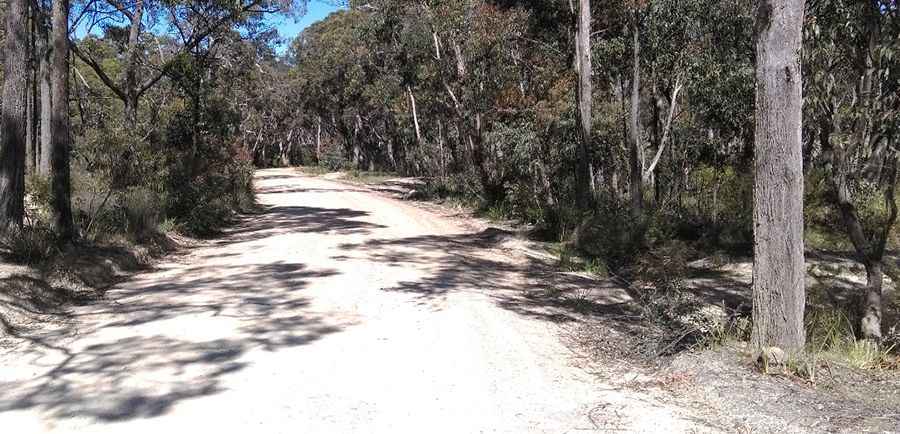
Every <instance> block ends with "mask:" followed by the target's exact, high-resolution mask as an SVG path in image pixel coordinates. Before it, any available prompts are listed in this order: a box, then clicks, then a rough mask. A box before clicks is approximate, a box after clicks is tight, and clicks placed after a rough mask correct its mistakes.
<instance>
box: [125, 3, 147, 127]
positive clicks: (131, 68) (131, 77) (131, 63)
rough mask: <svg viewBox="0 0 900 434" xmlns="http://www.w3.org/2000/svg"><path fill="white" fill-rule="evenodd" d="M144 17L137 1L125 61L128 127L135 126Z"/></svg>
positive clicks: (129, 31)
mask: <svg viewBox="0 0 900 434" xmlns="http://www.w3.org/2000/svg"><path fill="white" fill-rule="evenodd" d="M143 17H144V1H143V0H137V1H136V2H135V5H134V12H133V13H132V15H131V23H130V24H131V26H130V27H129V29H128V53H127V57H126V61H125V86H124V91H125V120H126V121H127V122H128V124H129V125H131V126H134V125H136V124H137V116H138V113H137V112H138V101H139V98H140V95H139V92H140V89H138V85H139V83H138V79H137V68H138V66H139V64H138V63H139V62H138V56H139V55H140V50H139V48H140V47H139V46H138V43H139V42H140V36H141V21H143Z"/></svg>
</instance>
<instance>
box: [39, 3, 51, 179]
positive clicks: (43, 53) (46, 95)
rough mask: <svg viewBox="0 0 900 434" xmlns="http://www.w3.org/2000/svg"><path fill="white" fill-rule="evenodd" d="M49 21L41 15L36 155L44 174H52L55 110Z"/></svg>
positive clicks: (40, 171)
mask: <svg viewBox="0 0 900 434" xmlns="http://www.w3.org/2000/svg"><path fill="white" fill-rule="evenodd" d="M49 33H50V32H49V29H48V28H47V23H46V21H45V20H44V18H43V17H41V20H40V24H39V25H38V34H37V35H36V36H37V37H36V39H37V52H38V56H40V58H39V60H38V76H39V77H38V88H39V89H40V94H41V103H40V106H41V107H40V109H41V116H40V118H41V124H40V138H41V140H40V148H41V149H40V153H37V155H35V158H36V159H37V160H38V172H39V173H40V174H41V175H43V176H50V149H51V148H52V146H51V145H50V137H51V134H50V116H51V115H50V113H51V112H52V111H53V97H52V96H51V94H50V52H51V51H50V42H49V41H50V35H49Z"/></svg>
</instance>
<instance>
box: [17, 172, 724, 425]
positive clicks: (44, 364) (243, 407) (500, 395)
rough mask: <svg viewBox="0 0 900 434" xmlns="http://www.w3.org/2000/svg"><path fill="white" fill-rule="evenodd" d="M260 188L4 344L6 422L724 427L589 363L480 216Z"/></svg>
mask: <svg viewBox="0 0 900 434" xmlns="http://www.w3.org/2000/svg"><path fill="white" fill-rule="evenodd" d="M257 188H258V191H259V200H260V202H261V203H262V204H263V205H264V206H265V207H266V209H267V211H266V212H264V213H261V214H259V215H253V216H249V217H247V218H246V221H244V222H243V223H242V224H240V225H238V226H237V227H235V228H233V229H232V230H230V231H228V233H227V234H226V235H225V236H224V237H223V238H221V239H220V240H218V241H214V242H211V243H210V245H208V246H205V247H202V248H199V249H197V250H195V251H193V252H192V253H190V254H188V255H186V256H183V257H180V258H178V259H177V260H174V261H173V262H171V263H166V264H161V265H160V266H159V267H158V268H157V269H156V270H154V271H153V272H149V273H145V274H141V275H138V276H136V277H135V278H133V279H131V280H129V281H128V282H127V283H124V284H121V285H119V286H118V287H116V288H114V289H113V290H111V291H110V292H109V294H108V300H104V301H101V302H99V303H94V304H91V305H88V306H82V307H78V308H76V309H75V310H74V311H73V312H72V315H73V318H74V322H73V330H74V332H70V333H65V334H59V335H50V336H45V337H44V338H41V339H40V340H37V341H34V342H20V343H19V344H18V345H17V346H16V347H14V348H6V349H0V353H2V355H0V362H2V369H0V427H3V431H4V432H10V433H17V434H26V433H31V432H90V433H95V432H96V433H106V432H127V433H129V434H134V433H156V434H160V433H163V434H165V433H179V432H210V433H251V432H252V433H268V432H272V433H331V432H335V433H352V432H360V433H370V432H371V433H407V432H408V433H480V432H504V433H526V432H547V433H564V432H595V431H596V432H607V431H611V430H624V431H629V432H658V431H666V432H678V431H693V430H698V431H708V430H709V429H706V428H697V427H696V426H694V425H693V423H692V422H690V418H689V417H688V416H686V413H684V412H683V411H682V410H679V409H676V408H672V407H669V406H667V405H664V404H661V403H660V402H658V401H657V400H654V399H653V398H651V397H650V396H649V395H641V394H638V393H636V392H633V391H628V390H623V389H618V388H616V387H613V386H612V385H611V384H610V383H605V382H603V381H601V380H599V379H597V377H596V376H595V375H592V374H591V373H589V372H587V371H586V370H584V369H582V368H580V367H578V366H576V365H577V363H576V360H575V358H574V357H573V354H572V353H571V352H570V351H569V350H568V349H567V348H566V346H564V345H562V344H561V343H560V340H559V337H558V336H557V334H556V331H555V327H556V326H555V324H556V323H557V322H556V321H549V320H550V319H553V318H552V316H551V315H550V314H547V313H546V312H545V311H543V310H541V309H540V308H539V307H538V306H529V305H528V303H527V301H528V300H529V298H528V297H527V296H525V297H523V296H522V290H523V289H524V288H525V287H526V286H527V287H530V288H533V287H535V281H534V279H535V276H534V273H529V272H528V271H529V268H530V267H528V266H527V265H526V264H523V263H521V261H518V260H516V259H515V258H513V257H512V256H511V255H508V254H506V253H504V252H503V251H502V249H498V248H494V247H492V246H490V245H489V244H488V243H486V241H485V240H484V239H481V238H479V237H478V236H477V235H475V234H472V233H471V229H469V230H467V229H463V227H462V226H460V225H458V224H456V222H454V221H453V220H451V219H447V218H445V217H441V216H438V215H436V214H433V213H430V212H427V211H424V210H422V209H419V208H415V207H413V206H410V205H408V204H405V203H403V202H400V201H396V200H393V199H389V198H386V197H383V196H380V195H377V194H373V193H372V192H370V191H367V190H365V189H362V188H356V187H350V186H347V185H343V184H339V183H334V182H329V181H325V180H322V179H318V178H308V177H302V176H299V175H298V174H296V172H293V171H291V170H265V171H261V172H259V173H258V175H257ZM538 278H540V277H538ZM538 285H540V282H538ZM526 295H527V294H526ZM611 296H612V295H611Z"/></svg>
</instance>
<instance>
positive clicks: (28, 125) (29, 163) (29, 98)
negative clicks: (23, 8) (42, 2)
mask: <svg viewBox="0 0 900 434" xmlns="http://www.w3.org/2000/svg"><path fill="white" fill-rule="evenodd" d="M34 7H35V6H34V5H29V6H28V67H27V68H28V72H27V78H26V83H27V88H26V89H25V92H26V94H25V173H26V175H27V174H31V173H33V172H34V168H35V165H34V151H35V149H34V146H35V141H36V139H37V135H36V130H37V112H36V108H37V101H36V100H35V96H36V93H37V73H36V70H37V57H35V53H36V51H35V41H34V35H35V33H36V32H35V31H34V26H35V20H36V19H37V17H38V11H36V10H35V9H34Z"/></svg>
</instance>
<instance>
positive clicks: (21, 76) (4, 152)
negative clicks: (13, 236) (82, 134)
mask: <svg viewBox="0 0 900 434" xmlns="http://www.w3.org/2000/svg"><path fill="white" fill-rule="evenodd" d="M27 24H28V3H27V1H26V0H9V2H8V3H7V11H6V45H5V47H4V53H3V54H4V59H5V61H4V65H3V72H4V77H3V121H2V123H0V125H2V126H3V131H2V132H0V134H2V135H3V138H2V141H0V229H8V228H9V227H10V226H16V225H21V224H22V219H23V216H24V213H25V210H24V208H25V198H24V196H25V134H26V127H25V122H26V119H25V112H26V101H25V99H26V94H27V92H26V86H27V85H28V79H27V74H28V71H27V62H26V61H27V57H28V38H27V30H26V26H27Z"/></svg>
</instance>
